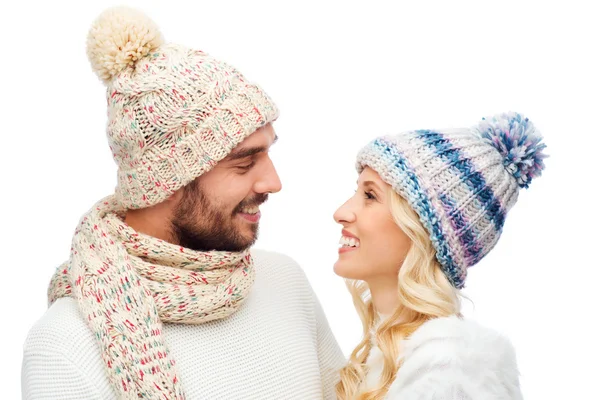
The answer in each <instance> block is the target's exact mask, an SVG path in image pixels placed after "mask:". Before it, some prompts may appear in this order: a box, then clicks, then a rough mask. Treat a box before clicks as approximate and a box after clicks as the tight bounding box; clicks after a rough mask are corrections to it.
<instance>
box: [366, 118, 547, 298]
mask: <svg viewBox="0 0 600 400" xmlns="http://www.w3.org/2000/svg"><path fill="white" fill-rule="evenodd" d="M544 148H546V145H545V144H543V143H542V138H541V136H540V135H539V133H538V132H537V131H536V129H535V127H534V126H533V124H532V123H531V122H530V121H529V120H528V119H527V118H525V117H523V116H522V115H521V114H517V113H514V112H510V113H505V114H500V115H496V116H494V117H491V118H484V119H483V121H481V122H480V123H479V124H478V125H477V126H476V127H474V128H471V129H458V130H448V131H433V130H417V131H412V132H406V133H403V134H400V135H394V136H383V137H379V138H377V139H375V140H374V141H372V142H371V143H369V144H368V145H367V146H365V147H364V148H363V149H362V150H361V151H360V152H359V154H358V159H357V169H358V172H359V173H360V172H362V170H363V169H364V168H365V167H367V166H368V167H371V168H372V169H373V170H375V171H376V172H377V173H378V174H379V175H380V176H381V178H382V179H383V181H385V182H386V183H388V184H389V185H391V186H392V188H393V189H394V190H395V191H396V192H397V193H398V194H400V195H401V196H402V197H403V198H405V199H406V200H407V201H408V203H409V204H410V206H411V207H412V208H413V209H414V210H415V211H416V213H417V214H418V215H419V217H420V220H421V222H422V223H423V225H424V226H425V228H426V229H427V230H428V231H429V234H430V238H431V241H432V243H433V246H434V247H435V249H436V256H437V259H438V261H439V262H440V264H441V267H442V269H443V271H444V273H445V274H446V276H447V277H448V279H449V280H450V282H451V283H452V284H453V285H454V286H455V287H457V288H463V287H464V284H465V279H466V276H467V268H468V267H470V266H472V265H474V264H476V263H477V262H479V261H480V260H481V259H482V258H483V257H484V256H485V255H486V254H488V253H489V252H490V250H491V249H492V248H493V247H494V246H495V245H496V243H497V242H498V239H499V238H500V233H501V232H502V227H503V225H504V220H505V218H506V214H507V212H508V210H510V209H511V208H512V206H513V205H514V204H515V202H516V201H517V197H518V192H519V189H520V188H527V187H529V184H530V182H531V180H532V179H533V178H535V177H537V176H539V175H540V174H541V171H542V170H543V168H544V162H543V159H544V158H545V157H546V155H545V154H542V150H543V149H544Z"/></svg>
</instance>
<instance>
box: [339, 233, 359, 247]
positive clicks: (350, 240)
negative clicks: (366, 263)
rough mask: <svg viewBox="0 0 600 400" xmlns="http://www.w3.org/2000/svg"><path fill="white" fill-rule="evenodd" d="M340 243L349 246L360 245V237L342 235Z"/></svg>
mask: <svg viewBox="0 0 600 400" xmlns="http://www.w3.org/2000/svg"><path fill="white" fill-rule="evenodd" d="M340 244H341V245H342V246H347V247H360V241H359V240H358V239H355V238H351V237H347V236H342V237H341V239H340Z"/></svg>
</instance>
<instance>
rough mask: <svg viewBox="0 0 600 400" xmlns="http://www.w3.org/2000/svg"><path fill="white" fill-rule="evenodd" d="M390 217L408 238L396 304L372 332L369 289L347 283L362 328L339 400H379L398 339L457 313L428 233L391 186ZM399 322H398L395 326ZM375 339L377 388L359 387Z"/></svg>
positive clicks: (395, 361)
mask: <svg viewBox="0 0 600 400" xmlns="http://www.w3.org/2000/svg"><path fill="white" fill-rule="evenodd" d="M389 204H390V209H391V214H392V217H393V218H394V221H395V222H396V223H397V224H398V226H399V227H400V229H402V231H403V232H404V233H405V234H406V235H407V236H408V237H409V238H410V240H411V242H412V243H411V247H410V249H409V251H408V253H407V255H406V258H405V259H404V262H403V263H402V267H401V268H400V271H399V273H398V295H399V299H400V305H399V307H398V308H397V309H396V311H395V312H394V314H393V315H391V316H390V317H389V318H388V319H387V320H385V321H383V322H381V324H379V325H378V327H377V331H376V332H375V335H374V336H375V337H374V338H373V333H372V332H373V329H374V328H375V325H376V323H377V322H378V321H377V315H376V311H375V309H374V308H373V303H372V301H371V298H370V293H369V287H368V286H367V284H366V283H365V282H363V281H350V280H348V281H346V285H347V286H348V289H349V291H350V293H351V294H352V300H353V302H354V306H355V308H356V311H357V312H358V315H359V316H360V319H361V321H362V324H363V339H362V340H361V342H360V343H359V344H358V346H356V348H355V349H354V351H353V352H352V354H351V355H350V360H349V361H348V364H347V365H346V367H344V368H343V369H342V370H341V372H340V374H341V380H340V382H339V383H338V384H337V386H336V394H337V398H338V399H340V400H347V399H353V400H354V399H358V400H376V399H383V398H384V397H385V395H386V393H387V391H388V389H389V387H390V385H391V383H392V382H393V381H394V379H395V378H396V373H397V371H398V369H399V368H400V364H401V361H400V360H399V358H400V357H399V355H400V354H399V350H400V344H401V341H402V340H403V339H405V338H407V337H409V336H410V335H411V334H412V333H413V332H414V331H415V330H416V329H417V328H419V327H420V326H421V325H422V324H423V323H424V322H426V321H428V320H430V319H432V318H437V317H445V316H450V315H460V292H459V291H458V289H456V288H455V287H454V286H453V285H452V284H451V283H450V281H449V280H448V279H447V278H446V276H445V275H444V273H443V272H442V269H441V268H440V266H439V263H438V261H437V259H436V258H435V249H434V248H433V245H432V243H431V241H430V239H429V233H428V232H427V230H426V229H425V228H424V227H423V225H422V224H421V222H420V221H419V217H418V215H417V214H416V213H415V211H414V210H413V209H412V208H411V207H410V206H409V204H408V203H407V201H406V200H404V199H403V198H402V197H401V196H400V195H398V194H397V193H396V192H395V191H394V190H392V189H391V188H389ZM399 321H401V322H399ZM373 339H374V340H375V343H376V344H377V346H378V347H379V348H380V349H381V352H382V353H383V356H384V365H383V372H382V374H381V377H380V380H379V384H378V385H377V386H376V387H375V388H369V390H368V391H365V390H366V388H362V387H361V384H362V382H363V380H364V378H365V376H366V374H367V372H368V371H367V368H366V366H365V363H366V360H367V357H368V356H369V353H370V351H371V347H372V343H373Z"/></svg>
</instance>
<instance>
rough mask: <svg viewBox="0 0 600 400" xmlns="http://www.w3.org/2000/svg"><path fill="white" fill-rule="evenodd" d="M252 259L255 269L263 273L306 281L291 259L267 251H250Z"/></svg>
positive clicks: (296, 263) (294, 261)
mask: <svg viewBox="0 0 600 400" xmlns="http://www.w3.org/2000/svg"><path fill="white" fill-rule="evenodd" d="M252 257H253V259H254V263H255V264H256V266H257V269H258V270H260V271H264V272H265V273H274V274H277V275H278V276H280V277H285V278H301V279H306V274H305V273H304V271H303V270H302V268H301V267H300V264H298V262H296V260H294V259H293V258H292V257H290V256H288V255H286V254H283V253H279V252H275V251H269V250H262V249H252Z"/></svg>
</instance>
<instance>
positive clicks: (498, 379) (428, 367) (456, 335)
mask: <svg viewBox="0 0 600 400" xmlns="http://www.w3.org/2000/svg"><path fill="white" fill-rule="evenodd" d="M402 354H403V360H402V366H401V367H400V370H399V371H398V374H397V379H396V381H395V382H394V384H393V385H392V387H391V388H390V391H389V393H390V395H399V394H400V393H401V394H403V395H405V396H407V397H408V398H412V397H410V395H412V394H413V393H415V394H418V395H424V394H426V393H434V392H436V393H444V394H445V395H446V396H447V397H440V398H444V399H445V398H448V399H455V398H456V399H462V398H465V399H471V398H477V399H485V398H487V397H485V396H486V395H489V396H496V397H492V398H498V399H520V398H521V397H520V390H519V373H518V368H517V361H516V354H515V351H514V347H513V345H512V344H511V342H510V341H509V340H508V339H507V338H506V337H505V336H503V335H502V334H500V333H498V332H496V331H495V330H493V329H490V328H487V327H484V326H483V325H480V324H479V323H477V322H475V321H471V320H466V319H462V318H459V317H455V316H452V317H444V318H436V319H433V320H430V321H428V322H426V323H425V324H423V325H422V326H421V327H420V328H419V329H417V330H416V331H415V332H414V333H413V335H412V336H411V337H410V338H409V339H407V340H405V341H404V342H403V351H402ZM390 398H394V397H393V396H392V397H390ZM415 398H421V397H415ZM422 398H424V399H427V398H432V397H422Z"/></svg>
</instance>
